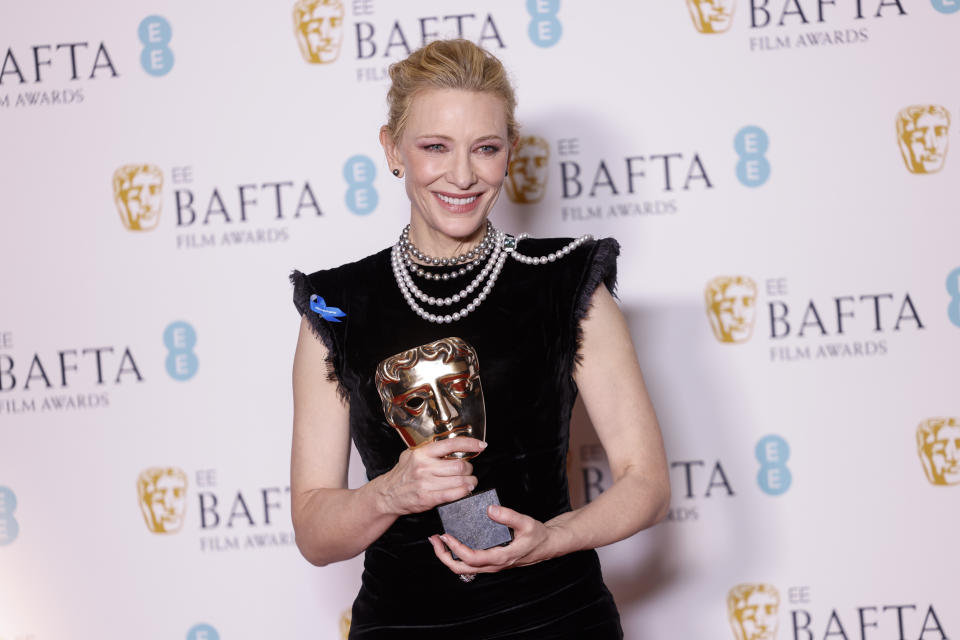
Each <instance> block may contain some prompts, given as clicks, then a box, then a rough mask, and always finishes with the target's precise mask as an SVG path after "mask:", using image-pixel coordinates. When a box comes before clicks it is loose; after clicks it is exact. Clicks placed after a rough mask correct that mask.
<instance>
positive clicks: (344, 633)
mask: <svg viewBox="0 0 960 640" xmlns="http://www.w3.org/2000/svg"><path fill="white" fill-rule="evenodd" d="M351 622H353V611H352V610H350V609H345V610H344V611H343V613H341V614H340V637H341V638H342V639H343V640H348V636H349V635H350V623H351Z"/></svg>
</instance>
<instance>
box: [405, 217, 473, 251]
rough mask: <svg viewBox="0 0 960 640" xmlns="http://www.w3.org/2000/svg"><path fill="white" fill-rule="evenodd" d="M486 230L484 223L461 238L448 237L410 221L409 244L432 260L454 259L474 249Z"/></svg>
mask: <svg viewBox="0 0 960 640" xmlns="http://www.w3.org/2000/svg"><path fill="white" fill-rule="evenodd" d="M486 230H487V223H486V221H484V223H483V224H481V225H480V226H479V227H478V228H477V229H475V230H474V231H473V232H472V233H470V234H469V235H467V236H464V237H462V238H457V237H453V236H448V235H446V234H444V233H441V232H439V231H437V230H435V229H431V228H430V227H428V226H427V225H423V224H417V221H416V220H411V221H410V234H409V237H410V242H412V243H413V244H414V246H416V247H417V249H419V250H420V251H421V252H423V253H425V254H426V255H428V256H430V257H434V258H455V257H457V256H460V255H463V254H465V253H467V252H468V251H470V250H471V249H473V248H474V247H476V246H477V245H478V244H480V242H481V241H482V240H483V236H484V234H485V233H486Z"/></svg>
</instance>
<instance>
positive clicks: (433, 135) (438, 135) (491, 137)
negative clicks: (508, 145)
mask: <svg viewBox="0 0 960 640" xmlns="http://www.w3.org/2000/svg"><path fill="white" fill-rule="evenodd" d="M425 138H438V139H440V140H453V138H451V137H450V136H445V135H443V134H441V133H425V134H423V135H420V136H417V140H423V139H425ZM487 140H497V141H499V142H503V140H504V139H503V138H502V137H501V136H499V135H497V134H495V133H491V134H490V135H486V136H480V137H479V138H476V139H475V140H474V141H473V142H474V143H476V142H482V141H487Z"/></svg>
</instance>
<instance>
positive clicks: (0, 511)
mask: <svg viewBox="0 0 960 640" xmlns="http://www.w3.org/2000/svg"><path fill="white" fill-rule="evenodd" d="M16 510H17V496H16V495H14V493H13V491H11V490H10V489H8V488H6V487H0V547H2V546H3V545H5V544H10V543H11V542H13V541H14V540H16V538H17V534H18V533H20V525H19V524H17V521H16V519H15V518H14V517H13V512H14V511H16Z"/></svg>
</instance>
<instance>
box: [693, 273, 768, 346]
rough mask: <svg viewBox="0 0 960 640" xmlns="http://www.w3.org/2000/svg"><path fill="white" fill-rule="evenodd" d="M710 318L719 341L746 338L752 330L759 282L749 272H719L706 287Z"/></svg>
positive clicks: (705, 294) (743, 340)
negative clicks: (726, 273)
mask: <svg viewBox="0 0 960 640" xmlns="http://www.w3.org/2000/svg"><path fill="white" fill-rule="evenodd" d="M704 297H705V299H706V305H707V318H709V320H710V327H711V328H712V329H713V335H714V336H715V337H716V338H717V340H719V341H720V342H733V343H737V342H746V341H747V340H749V339H750V336H751V335H752V334H753V322H754V319H755V316H756V304H757V285H756V283H755V282H754V281H753V280H752V279H751V278H748V277H746V276H719V277H717V278H714V279H713V280H711V281H710V282H708V283H707V287H706V289H705V291H704Z"/></svg>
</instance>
